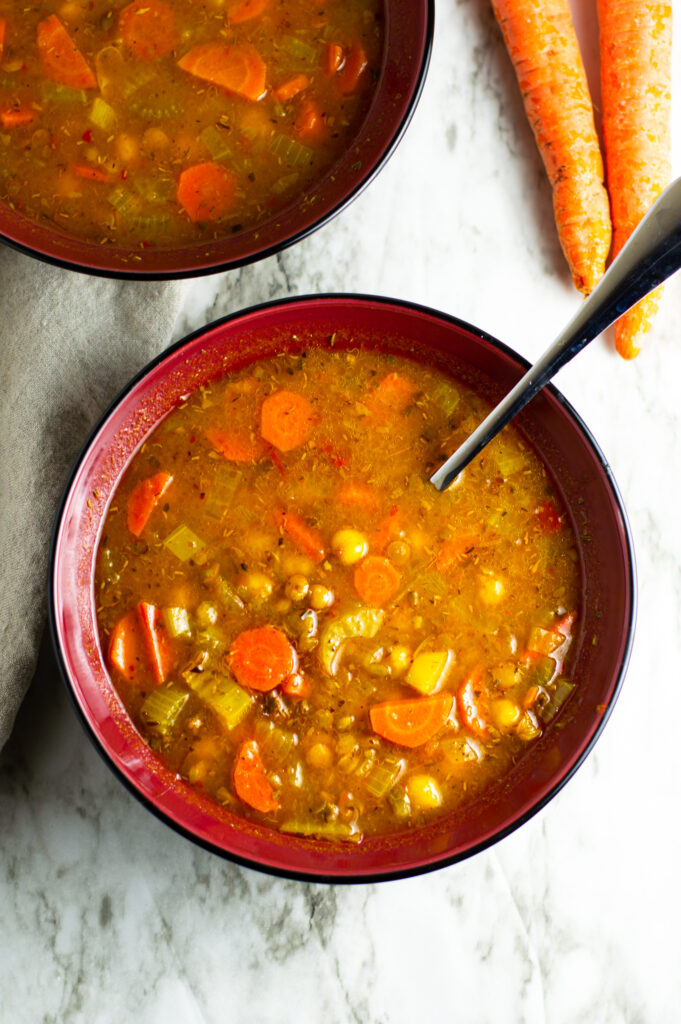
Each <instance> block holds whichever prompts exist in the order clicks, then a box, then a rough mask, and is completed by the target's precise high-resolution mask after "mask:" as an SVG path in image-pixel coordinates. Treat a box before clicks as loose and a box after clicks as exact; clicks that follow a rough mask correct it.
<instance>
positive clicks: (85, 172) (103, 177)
mask: <svg viewBox="0 0 681 1024" xmlns="http://www.w3.org/2000/svg"><path fill="white" fill-rule="evenodd" d="M71 170H72V171H73V173H74V174H77V175H78V177H79V178H85V179H86V180H87V181H100V182H107V181H111V180H112V179H111V175H110V174H109V173H108V171H104V170H102V169H101V167H88V165H87V164H74V165H73V167H72V168H71Z"/></svg>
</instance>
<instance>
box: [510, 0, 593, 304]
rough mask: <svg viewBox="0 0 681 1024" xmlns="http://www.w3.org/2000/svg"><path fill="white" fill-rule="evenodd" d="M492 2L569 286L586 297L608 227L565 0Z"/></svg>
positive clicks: (588, 103)
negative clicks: (543, 176) (542, 173)
mask: <svg viewBox="0 0 681 1024" xmlns="http://www.w3.org/2000/svg"><path fill="white" fill-rule="evenodd" d="M492 6H493V8H494V13H495V15H496V18H497V21H498V22H499V25H500V27H501V30H502V32H503V35H504V41H505V43H506V48H507V50H508V53H509V56H510V58H511V60H512V62H513V66H514V68H515V71H516V75H517V77H518V84H519V85H520V91H521V93H522V97H523V102H524V105H525V113H526V115H527V119H528V121H529V122H530V126H531V127H532V131H533V132H534V136H535V139H536V142H537V146H538V147H539V152H540V153H541V157H542V160H543V161H544V166H545V168H546V173H547V175H548V178H549V181H550V183H551V187H552V189H553V211H554V216H555V220H556V227H557V228H558V236H559V238H560V243H561V246H562V248H563V252H564V253H565V258H566V259H567V262H568V266H569V267H570V272H571V274H572V279H573V281H574V283H575V287H577V288H578V289H579V290H580V291H581V292H584V294H585V295H588V294H589V292H591V291H592V290H593V288H594V286H595V285H596V284H597V283H598V281H599V280H600V278H601V277H602V275H603V272H604V270H605V261H606V259H607V257H608V252H609V251H610V242H611V237H612V227H611V223H610V210H609V204H608V196H607V193H606V190H605V186H604V184H603V161H602V158H601V151H600V148H599V145H598V137H597V135H596V129H595V127H594V118H593V109H592V106H591V98H590V96H589V88H588V85H587V81H586V74H585V72H584V66H583V64H582V57H581V54H580V50H579V45H578V43H577V37H576V34H575V30H574V26H573V24H572V16H571V13H570V6H569V0H542V2H539V0H492Z"/></svg>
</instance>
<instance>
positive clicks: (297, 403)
mask: <svg viewBox="0 0 681 1024" xmlns="http://www.w3.org/2000/svg"><path fill="white" fill-rule="evenodd" d="M314 425H315V415H314V412H313V409H312V406H311V405H310V403H309V402H308V400H307V398H305V396H304V395H299V394H298V393H297V392H296V391H275V392H273V394H271V395H268V396H267V398H266V399H265V401H264V402H263V403H262V409H261V410H260V433H261V434H262V436H263V437H264V438H265V440H266V441H269V443H270V444H272V445H274V447H275V448H278V449H279V451H280V452H289V451H291V449H292V448H297V447H298V446H299V445H301V444H304V443H305V441H307V439H308V437H309V436H310V434H311V432H312V428H313V427H314Z"/></svg>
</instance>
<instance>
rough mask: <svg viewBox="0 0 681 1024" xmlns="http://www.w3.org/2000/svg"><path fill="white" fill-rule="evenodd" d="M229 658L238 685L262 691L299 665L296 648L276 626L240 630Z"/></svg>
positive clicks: (280, 681) (274, 684) (278, 683)
mask: <svg viewBox="0 0 681 1024" xmlns="http://www.w3.org/2000/svg"><path fill="white" fill-rule="evenodd" d="M229 657H230V664H231V666H232V672H233V673H234V675H235V676H236V678H237V680H238V681H239V682H240V683H241V685H242V686H247V687H248V688H249V689H250V690H260V691H262V692H265V691H267V690H273V689H274V687H275V686H280V685H281V683H283V681H284V679H286V677H287V676H290V675H291V674H292V673H294V672H295V671H296V669H297V667H298V656H297V655H296V652H295V648H294V647H293V645H292V644H291V642H290V640H289V639H288V637H287V636H286V634H285V633H283V632H282V631H281V630H280V629H277V628H276V626H258V627H256V628H255V629H247V630H244V632H243V633H239V635H238V636H237V637H236V639H235V640H234V642H233V643H232V646H231V647H230V650H229Z"/></svg>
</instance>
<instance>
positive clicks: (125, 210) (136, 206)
mask: <svg viewBox="0 0 681 1024" xmlns="http://www.w3.org/2000/svg"><path fill="white" fill-rule="evenodd" d="M107 199H108V200H109V203H110V204H111V205H112V206H113V208H114V210H118V212H119V213H121V214H122V215H123V216H124V217H136V216H137V215H138V214H139V210H140V201H139V199H138V198H137V196H134V195H132V193H131V192H129V191H128V189H126V188H115V189H114V190H113V192H110V193H109V195H108V196H107Z"/></svg>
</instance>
